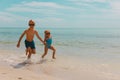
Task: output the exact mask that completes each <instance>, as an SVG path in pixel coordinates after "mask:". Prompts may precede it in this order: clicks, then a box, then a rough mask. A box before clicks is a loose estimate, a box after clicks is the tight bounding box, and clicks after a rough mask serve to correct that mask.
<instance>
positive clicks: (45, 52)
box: [42, 46, 48, 58]
mask: <svg viewBox="0 0 120 80" xmlns="http://www.w3.org/2000/svg"><path fill="white" fill-rule="evenodd" d="M47 52H48V48H47V46H45V47H44V54H43V55H42V58H44V56H45V55H46V54H47Z"/></svg>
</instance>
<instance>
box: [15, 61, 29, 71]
mask: <svg viewBox="0 0 120 80" xmlns="http://www.w3.org/2000/svg"><path fill="white" fill-rule="evenodd" d="M27 64H28V63H26V61H24V62H21V63H18V64H17V65H13V68H16V69H18V68H22V67H24V66H25V65H27Z"/></svg>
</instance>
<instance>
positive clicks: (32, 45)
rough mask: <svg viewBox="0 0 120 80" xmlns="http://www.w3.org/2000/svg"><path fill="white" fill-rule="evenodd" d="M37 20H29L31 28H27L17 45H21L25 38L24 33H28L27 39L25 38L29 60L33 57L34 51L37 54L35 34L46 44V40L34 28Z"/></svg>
mask: <svg viewBox="0 0 120 80" xmlns="http://www.w3.org/2000/svg"><path fill="white" fill-rule="evenodd" d="M34 26H35V22H34V21H33V20H30V21H29V28H28V29H27V30H25V31H24V32H23V33H22V35H21V36H20V38H19V41H18V44H17V47H18V48H19V47H20V42H21V40H22V38H23V36H24V35H26V40H25V46H26V55H28V56H27V58H28V60H29V59H30V58H31V55H32V53H33V54H35V53H36V51H35V43H34V40H33V39H34V35H36V36H37V38H38V39H39V40H40V41H41V42H42V43H43V44H44V41H43V40H42V38H41V37H40V36H39V34H38V32H37V31H36V30H34Z"/></svg>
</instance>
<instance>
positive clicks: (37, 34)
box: [35, 31, 45, 44]
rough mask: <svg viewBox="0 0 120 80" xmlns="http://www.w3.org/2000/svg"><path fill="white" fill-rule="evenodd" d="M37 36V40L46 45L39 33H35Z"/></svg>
mask: <svg viewBox="0 0 120 80" xmlns="http://www.w3.org/2000/svg"><path fill="white" fill-rule="evenodd" d="M35 35H36V36H37V38H38V39H39V40H40V41H41V42H42V43H43V44H45V42H44V41H43V40H42V38H41V37H40V36H39V34H38V32H37V31H35Z"/></svg>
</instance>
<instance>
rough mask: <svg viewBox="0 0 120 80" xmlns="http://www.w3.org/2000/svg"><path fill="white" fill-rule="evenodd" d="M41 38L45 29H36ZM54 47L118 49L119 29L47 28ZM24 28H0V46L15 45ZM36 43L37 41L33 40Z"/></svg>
mask: <svg viewBox="0 0 120 80" xmlns="http://www.w3.org/2000/svg"><path fill="white" fill-rule="evenodd" d="M36 29H37V31H38V32H39V34H40V36H41V37H42V38H43V35H44V30H46V29H47V28H36ZM48 29H49V30H50V31H51V33H52V36H53V40H54V44H55V45H56V46H74V47H82V46H83V47H87V46H90V45H93V46H94V45H101V44H104V45H103V46H105V45H107V44H108V45H111V46H118V47H119V44H118V43H119V40H120V29H119V28H116V29H114V28H55V29H53V28H48ZM24 30H25V28H0V37H1V39H0V44H15V43H16V42H17V41H18V39H19V37H20V35H21V33H22V32H23V31H24ZM35 40H36V41H37V42H38V40H37V39H36V38H35Z"/></svg>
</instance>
